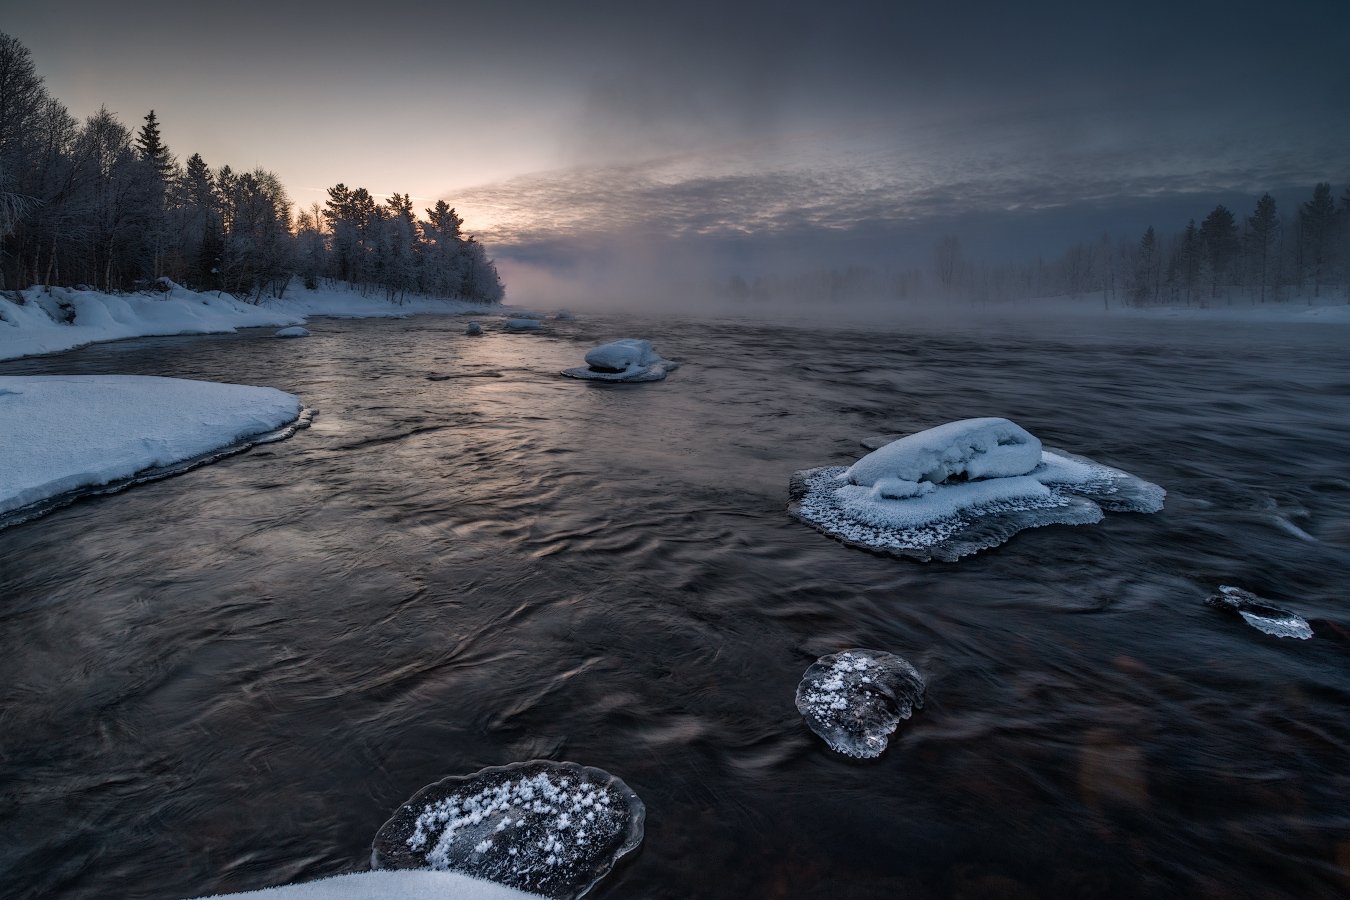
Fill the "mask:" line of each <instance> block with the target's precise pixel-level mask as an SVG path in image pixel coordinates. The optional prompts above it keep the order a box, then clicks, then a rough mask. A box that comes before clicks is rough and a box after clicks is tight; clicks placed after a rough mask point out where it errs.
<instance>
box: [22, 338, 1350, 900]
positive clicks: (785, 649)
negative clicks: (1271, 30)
mask: <svg viewBox="0 0 1350 900" xmlns="http://www.w3.org/2000/svg"><path fill="white" fill-rule="evenodd" d="M632 328H633V326H632V325H631V324H629V323H626V322H623V321H621V320H617V319H596V320H587V319H584V318H583V319H582V320H580V321H577V322H566V323H560V322H550V323H549V329H550V332H549V333H548V334H542V335H530V334H525V335H506V334H500V333H491V334H488V335H485V336H484V337H481V338H467V337H464V336H463V334H462V332H463V322H462V321H459V320H455V319H435V318H419V319H412V320H405V321H341V320H327V321H325V320H319V321H318V322H316V323H315V324H314V325H313V326H312V328H311V330H313V331H314V336H313V337H311V338H307V339H305V340H303V341H276V340H272V339H270V338H267V337H260V336H259V335H258V334H246V335H238V336H221V337H205V338H172V339H147V340H138V341H126V342H121V343H118V344H112V345H103V346H96V347H90V348H87V349H85V350H82V351H78V352H75V353H71V354H64V355H61V356H57V357H52V358H46V359H35V360H26V361H16V362H11V363H0V372H4V373H5V374H23V373H48V372H81V373H84V372H90V373H96V372H123V373H142V374H163V375H177V376H183V377H197V378H206V379H212V380H220V381H237V382H242V383H249V384H267V385H272V386H275V387H279V388H282V389H284V390H288V391H292V392H295V393H297V394H299V395H300V396H302V397H303V398H304V399H305V401H306V403H307V404H308V405H310V406H312V407H315V408H317V409H319V410H320V415H319V417H318V418H317V419H316V420H315V422H314V425H313V427H312V428H310V429H309V430H308V431H305V432H302V433H300V434H299V435H297V436H296V437H295V438H293V439H291V440H289V441H286V442H283V443H281V444H276V445H271V446H267V447H262V448H258V449H255V450H253V451H251V452H249V453H247V454H244V455H242V456H238V457H233V458H231V459H228V460H225V461H223V462H221V463H219V464H216V465H214V466H210V467H208V468H204V469H199V470H196V471H194V472H192V473H189V474H188V475H185V476H182V477H179V478H173V479H169V480H166V481H162V482H157V483H152V484H147V485H142V486H139V487H136V488H134V489H133V490H131V491H128V492H126V493H124V494H121V495H118V496H115V497H109V498H102V499H98V500H94V501H87V502H80V503H77V504H76V505H74V506H72V507H70V508H68V509H65V510H61V511H59V512H57V513H55V514H53V515H51V516H49V517H47V518H45V519H41V520H38V521H36V522H32V523H29V524H26V525H23V526H19V527H16V528H12V529H9V530H7V531H3V532H0V598H3V600H2V601H0V683H3V684H5V685H6V688H5V691H4V694H3V697H4V700H3V709H2V710H0V834H4V835H5V836H6V839H5V841H4V842H0V884H4V885H5V888H6V891H5V892H6V894H7V896H17V897H45V896H52V895H62V896H71V897H107V896H127V897H174V896H190V895H195V894H200V893H204V892H212V891H221V890H242V889H246V888H252V887H259V886H263V885H268V884H276V883H281V882H286V881H292V880H297V879H308V878H313V877H318V876H320V875H323V874H330V873H335V872H342V871H351V870H355V869H359V868H362V867H364V865H365V864H366V862H367V860H368V855H369V844H370V840H371V838H372V837H373V835H374V833H375V830H376V829H377V828H378V827H379V825H380V824H381V823H382V822H383V821H384V820H385V818H387V816H388V815H389V813H390V812H392V810H393V809H394V808H396V807H397V806H398V805H399V804H400V803H402V802H403V801H404V800H405V799H407V798H408V797H409V796H410V795H411V794H413V793H414V792H415V791H416V790H417V789H419V788H420V787H422V786H424V785H425V784H428V783H430V782H432V781H435V780H437V779H439V778H441V777H442V776H444V775H447V774H453V773H462V772H467V771H472V770H474V769H477V768H480V767H483V766H487V765H500V764H503V763H506V762H510V761H513V760H521V759H528V758H531V757H538V756H547V757H553V758H558V759H571V760H575V761H577V762H581V763H583V764H586V765H593V766H598V767H601V768H604V769H607V770H609V771H612V772H614V773H616V774H618V775H619V776H620V777H622V778H623V779H624V780H625V781H626V782H627V783H628V784H629V785H631V786H632V787H633V788H634V789H635V790H636V791H637V792H638V794H639V795H640V796H641V797H642V798H643V800H644V801H645V802H646V804H647V808H648V823H647V838H646V843H645V845H644V847H643V849H642V850H641V851H640V852H639V853H638V854H636V856H635V857H634V858H632V859H631V860H630V861H628V862H626V863H625V864H624V865H623V866H621V868H620V870H619V871H618V872H616V873H615V874H614V875H613V876H611V878H610V880H609V881H608V882H606V883H605V884H604V885H602V886H601V887H600V888H599V889H597V895H598V896H611V897H643V898H648V897H656V898H664V897H670V898H676V897H680V898H683V897H693V896H697V897H727V898H733V897H765V898H767V897H814V896H819V897H826V896H828V897H830V898H832V900H836V898H846V897H893V896H909V897H988V896H1000V897H1007V896H1017V897H1069V896H1074V897H1080V896H1093V897H1143V896H1159V895H1195V896H1214V897H1218V896H1225V897H1227V896H1251V897H1258V896H1260V897H1270V896H1299V897H1308V896H1328V897H1330V896H1337V895H1340V894H1342V893H1343V892H1345V891H1346V890H1348V889H1350V881H1347V869H1350V808H1347V806H1346V804H1345V802H1344V798H1345V797H1346V796H1350V771H1348V770H1350V764H1348V763H1347V762H1346V753H1345V750H1346V745H1347V741H1350V674H1347V666H1346V651H1347V619H1346V616H1345V612H1344V605H1343V604H1344V598H1345V595H1346V588H1347V586H1348V585H1350V578H1348V577H1347V575H1348V574H1350V474H1347V472H1346V469H1345V464H1344V462H1345V459H1346V458H1347V455H1346V448H1347V425H1346V423H1347V422H1350V364H1347V362H1346V361H1345V354H1344V345H1345V341H1344V339H1343V338H1342V337H1341V334H1342V332H1340V331H1339V330H1337V329H1335V328H1330V329H1318V328H1312V327H1306V326H1305V327H1302V328H1284V329H1282V328H1275V327H1270V326H1263V327H1262V328H1261V329H1260V331H1259V332H1252V331H1248V330H1244V329H1240V328H1232V329H1223V328H1210V327H1207V326H1196V325H1187V324H1184V323H1168V324H1165V325H1153V326H1149V325H1131V326H1127V333H1126V334H1124V335H1122V336H1119V337H1116V338H1113V339H1109V340H1108V339H1104V338H1102V337H1101V336H1094V335H1082V336H1079V337H1075V338H1073V339H1068V338H1065V339H1061V340H1047V339H1045V338H1044V337H1042V336H1038V335H1035V334H1032V333H1030V332H1025V333H1022V332H1012V333H1005V334H998V335H989V334H977V333H968V334H964V335H961V334H955V335H954V334H921V335H907V334H903V333H893V334H888V335H884V336H880V337H878V336H876V335H866V334H863V333H860V332H856V331H848V330H833V331H814V330H808V329H800V328H775V327H768V326H763V325H755V324H752V323H745V322H742V323H727V322H721V323H710V322H690V321H667V322H661V323H649V324H648V325H647V326H646V328H645V334H643V335H640V336H648V337H651V338H652V339H653V340H654V341H655V343H656V347H657V350H658V351H659V352H661V353H662V355H664V356H667V357H669V358H674V359H678V360H683V361H685V363H686V364H685V366H684V367H683V368H681V369H680V370H678V371H677V372H675V373H674V374H672V375H671V377H670V378H669V379H668V380H667V381H666V382H663V383H659V384H650V385H635V386H612V385H594V384H588V383H580V382H576V381H570V380H567V379H563V378H561V377H556V372H557V371H558V370H559V369H561V368H564V367H566V366H568V365H574V364H576V362H577V360H579V359H580V357H581V355H582V354H583V353H584V351H585V350H586V349H588V348H589V347H590V346H592V345H594V344H596V343H599V342H601V341H603V340H608V339H611V338H614V337H619V336H624V335H625V334H626V333H627V332H629V331H630V330H632ZM1257 337H1259V338H1260V340H1259V341H1258V340H1257V339H1256V338H1257ZM428 374H448V375H450V376H451V377H450V378H449V379H446V380H443V381H430V380H428V379H427V377H426V376H427V375H428ZM976 415H1006V416H1008V417H1010V418H1012V419H1014V420H1015V421H1018V422H1019V423H1020V424H1022V425H1024V426H1026V427H1028V428H1029V429H1030V430H1031V431H1033V432H1034V433H1036V434H1037V435H1038V436H1040V437H1041V438H1042V439H1044V440H1045V441H1046V442H1047V443H1050V444H1053V445H1057V446H1063V447H1065V448H1066V449H1069V450H1072V451H1075V452H1081V453H1086V454H1088V455H1090V456H1092V457H1094V458H1096V459H1099V460H1101V461H1103V462H1106V463H1109V464H1113V465H1118V466H1120V467H1122V468H1125V469H1126V470H1128V471H1130V472H1133V473H1135V474H1137V475H1139V476H1140V477H1143V478H1146V479H1148V480H1150V481H1155V482H1157V483H1159V484H1162V485H1164V486H1165V487H1167V488H1168V490H1169V497H1168V505H1167V509H1166V510H1165V511H1164V512H1162V513H1160V514H1158V515H1156V516H1132V515H1125V514H1119V515H1111V516H1108V517H1107V519H1106V520H1105V521H1104V522H1103V523H1101V524H1100V525H1098V526H1095V527H1088V528H1045V529H1038V530H1034V531H1031V532H1026V533H1024V534H1022V535H1019V536H1018V537H1016V538H1015V539H1014V540H1013V541H1012V542H1010V543H1009V544H1008V545H1006V546H1005V547H1003V548H1001V549H999V550H996V551H992V552H987V553H984V554H981V555H979V556H977V557H973V558H971V559H969V560H966V561H963V562H961V563H959V564H955V565H946V564H929V565H920V564H914V563H908V562H901V561H897V560H892V559H885V558H880V557H874V556H870V555H868V554H865V553H860V552H858V551H853V550H849V549H846V548H844V547H842V546H840V545H838V544H835V543H833V542H831V541H829V540H828V539H826V538H824V537H822V536H821V535H819V534H817V533H816V532H814V531H812V530H811V529H809V528H807V527H805V526H803V525H800V524H798V523H795V522H793V521H792V520H790V519H789V518H788V517H787V515H786V513H785V509H784V507H785V504H786V489H787V479H788V476H789V475H790V474H791V473H792V472H793V471H796V470H798V469H801V468H805V467H807V466H812V465H825V464H843V463H846V462H848V461H849V460H851V459H852V458H853V457H854V456H855V455H857V454H858V453H860V452H861V450H860V448H859V447H858V446H857V442H858V439H859V438H861V437H863V436H865V435H869V434H874V433H877V432H904V431H909V430H914V429H918V428H922V427H927V426H930V425H933V424H937V423H939V422H941V421H945V420H949V419H956V418H963V417H967V416H976ZM1277 517H1284V518H1285V519H1286V520H1287V521H1289V522H1291V523H1293V524H1295V525H1296V526H1297V527H1298V528H1299V529H1302V530H1303V531H1305V532H1307V533H1308V535H1310V536H1311V537H1313V538H1314V539H1315V541H1314V542H1308V541H1304V540H1300V539H1299V538H1298V537H1297V536H1296V535H1294V534H1293V533H1291V532H1290V531H1289V530H1288V529H1285V528H1283V527H1281V526H1280V525H1279V524H1278V521H1277ZM1221 583H1222V584H1235V585H1240V586H1243V587H1245V588H1248V589H1250V590H1252V591H1254V592H1256V593H1257V594H1260V595H1262V596H1265V597H1269V598H1271V599H1272V600H1275V601H1276V602H1278V603H1280V604H1281V605H1285V606H1288V607H1290V608H1292V609H1294V610H1296V611H1298V612H1300V613H1302V614H1303V615H1304V616H1306V617H1307V618H1309V619H1310V620H1311V621H1312V623H1313V627H1314V629H1315V630H1316V632H1317V636H1316V637H1314V639H1313V640H1311V641H1308V642H1306V643H1305V642H1297V645H1296V642H1293V641H1280V640H1278V639H1274V638H1269V637H1266V636H1264V635H1261V634H1259V633H1257V632H1255V631H1253V630H1252V629H1247V628H1243V627H1242V626H1241V623H1239V622H1236V621H1235V620H1232V619H1230V618H1227V617H1224V616H1222V615H1220V614H1218V613H1216V612H1215V611H1213V610H1209V609H1207V608H1206V607H1204V606H1203V605H1202V603H1201V601H1202V600H1203V598H1204V596H1205V595H1206V594H1208V593H1209V592H1210V591H1212V590H1213V589H1214V588H1216V587H1217V586H1218V585H1219V584H1221ZM849 646H869V647H876V648H878V649H883V650H888V651H891V652H895V653H898V654H900V655H902V656H904V657H906V658H907V659H909V660H910V661H911V662H913V663H914V664H915V665H916V666H917V667H918V668H919V669H920V670H921V671H923V672H924V673H925V675H926V677H927V679H928V682H929V697H928V702H927V705H926V707H925V709H924V710H923V711H922V712H920V713H919V714H917V715H916V716H915V717H914V718H913V719H912V720H910V721H909V722H908V723H907V724H906V725H905V726H904V727H902V729H901V731H900V732H899V733H898V734H897V736H896V738H895V739H894V740H893V742H892V747H891V749H890V750H889V751H888V752H887V753H886V754H885V755H884V756H883V757H882V758H881V759H880V760H879V761H876V762H873V763H862V764H860V763H854V762H850V761H847V760H844V759H842V758H840V757H837V756H834V755H832V754H830V753H829V751H827V750H826V749H824V747H823V745H822V744H821V743H820V742H819V741H818V740H816V739H815V738H814V737H813V736H812V735H811V733H810V732H809V731H808V730H807V729H806V727H805V725H804V724H803V723H802V722H801V720H800V718H799V717H798V715H797V713H796V710H795V708H794V706H793V692H794V690H795V688H796V684H797V681H798V679H799V678H800V676H801V673H802V671H803V670H804V669H805V668H806V666H807V665H809V664H810V662H812V661H813V660H814V659H815V657H816V656H818V655H821V654H824V653H828V652H832V651H835V650H838V649H841V648H844V647H849Z"/></svg>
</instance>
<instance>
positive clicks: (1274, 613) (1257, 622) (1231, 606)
mask: <svg viewBox="0 0 1350 900" xmlns="http://www.w3.org/2000/svg"><path fill="white" fill-rule="evenodd" d="M1205 603H1207V604H1208V605H1210V606H1213V607H1214V608H1215V609H1221V610H1223V611H1225V612H1230V613H1236V614H1237V615H1239V616H1241V617H1242V619H1243V621H1245V622H1246V623H1247V624H1248V625H1250V626H1252V627H1253V628H1255V629H1256V630H1257V631H1263V632H1265V633H1266V634H1271V635H1274V636H1275V637H1282V638H1286V637H1287V638H1297V639H1298V640H1301V641H1306V640H1307V639H1308V638H1310V637H1312V636H1313V630H1312V626H1311V625H1309V624H1308V620H1307V619H1305V618H1303V617H1302V616H1300V615H1297V614H1296V613H1292V612H1290V611H1289V610H1287V609H1284V608H1282V607H1279V606H1276V605H1274V604H1273V603H1271V602H1269V601H1268V600H1265V599H1264V598H1261V597H1258V596H1256V595H1255V594H1253V593H1252V592H1250V591H1244V590H1243V589H1242V588H1236V587H1232V586H1230V585H1226V584H1225V585H1221V586H1220V587H1219V593H1217V594H1213V595H1211V596H1210V597H1208V598H1206V599H1205Z"/></svg>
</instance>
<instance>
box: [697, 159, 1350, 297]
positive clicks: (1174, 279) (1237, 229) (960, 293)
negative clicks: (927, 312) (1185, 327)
mask: <svg viewBox="0 0 1350 900" xmlns="http://www.w3.org/2000/svg"><path fill="white" fill-rule="evenodd" d="M716 290H717V292H718V293H719V294H721V295H723V296H726V297H730V298H732V299H737V300H770V299H778V298H781V299H794V300H818V299H821V298H826V299H832V300H847V299H851V298H874V299H875V298H892V299H897V300H935V299H936V300H942V299H944V298H949V299H964V300H973V301H976V302H1000V301H1008V300H1028V299H1034V298H1044V297H1068V298H1073V299H1079V298H1093V299H1094V300H1097V301H1098V302H1102V303H1104V304H1106V305H1107V306H1110V305H1111V304H1113V303H1114V304H1120V305H1128V306H1154V305H1169V306H1172V305H1186V306H1192V305H1193V306H1202V307H1203V306H1213V305H1217V304H1231V303H1232V302H1233V301H1234V300H1241V301H1243V302H1251V303H1289V302H1302V303H1314V302H1322V303H1326V302H1337V301H1339V302H1345V303H1350V188H1346V189H1345V190H1344V192H1343V193H1342V194H1341V196H1340V199H1339V202H1338V201H1337V200H1336V199H1334V195H1333V191H1332V187H1331V185H1330V184H1329V183H1321V184H1318V185H1316V186H1315V187H1313V189H1312V191H1311V194H1310V196H1309V198H1308V199H1307V200H1306V201H1304V202H1301V203H1299V204H1298V205H1297V207H1296V208H1295V209H1293V210H1292V211H1287V212H1286V211H1283V210H1281V209H1279V208H1278V206H1277V204H1276V202H1275V199H1274V198H1273V197H1271V196H1270V194H1268V193H1267V194H1263V195H1262V196H1261V197H1259V198H1254V199H1253V206H1252V208H1251V211H1250V213H1249V214H1247V215H1245V216H1243V215H1241V214H1240V213H1235V212H1233V211H1232V210H1230V209H1228V208H1227V207H1225V206H1222V205H1220V206H1216V207H1214V209H1213V210H1211V211H1210V212H1209V213H1208V214H1207V215H1206V216H1205V217H1204V218H1203V219H1201V220H1200V223H1199V224H1198V225H1197V224H1196V222H1195V220H1194V219H1192V220H1191V221H1190V222H1188V223H1187V224H1186V226H1185V227H1184V228H1182V229H1179V230H1177V231H1174V232H1172V233H1168V234H1159V233H1158V231H1157V230H1156V229H1155V228H1153V227H1152V226H1149V227H1148V228H1147V229H1146V230H1145V231H1144V233H1143V234H1142V235H1141V236H1139V237H1138V238H1134V239H1130V238H1119V237H1112V236H1111V235H1109V234H1103V235H1102V236H1101V237H1100V238H1098V239H1097V240H1093V241H1082V242H1079V243H1077V244H1074V245H1073V246H1071V247H1069V248H1068V249H1067V250H1065V251H1064V252H1063V253H1061V254H1060V255H1059V256H1057V257H1052V258H1050V259H1045V258H1041V259H1037V260H1035V261H1034V262H1027V263H1015V264H1001V265H989V264H982V263H979V262H976V261H973V260H971V259H968V258H967V257H966V255H965V253H964V252H963V250H962V247H961V241H960V239H959V238H958V237H957V236H955V235H948V236H946V237H943V238H941V239H940V240H939V241H938V242H937V244H936V246H935V247H934V248H933V256H932V262H931V264H930V267H929V268H927V269H924V268H909V269H905V270H903V271H898V272H896V271H891V272H882V271H878V270H876V269H870V268H866V267H858V266H855V267H850V268H846V269H833V270H828V271H817V272H813V273H807V274H801V273H797V274H794V275H791V276H781V277H779V276H761V277H757V278H754V279H747V278H745V277H744V276H741V275H733V276H731V277H730V278H729V279H727V280H726V281H724V282H722V283H720V284H719V285H717V288H716Z"/></svg>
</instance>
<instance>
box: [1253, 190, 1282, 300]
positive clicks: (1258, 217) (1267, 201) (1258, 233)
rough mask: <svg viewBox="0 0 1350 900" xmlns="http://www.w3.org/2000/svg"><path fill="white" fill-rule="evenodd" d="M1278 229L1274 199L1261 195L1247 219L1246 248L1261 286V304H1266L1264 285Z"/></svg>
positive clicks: (1268, 195) (1268, 276)
mask: <svg viewBox="0 0 1350 900" xmlns="http://www.w3.org/2000/svg"><path fill="white" fill-rule="evenodd" d="M1279 228H1280V217H1279V214H1278V213H1277V212H1276V210H1275V198H1274V197H1272V196H1270V194H1262V195H1261V199H1260V200H1257V201H1256V210H1255V211H1254V212H1253V213H1252V214H1251V215H1250V216H1248V217H1247V248H1248V252H1249V253H1250V255H1251V257H1252V262H1253V264H1254V265H1255V267H1256V279H1257V283H1258V284H1260V285H1261V290H1260V294H1261V302H1262V303H1265V302H1266V285H1267V284H1269V283H1270V252H1271V249H1272V248H1273V247H1274V246H1275V237H1276V234H1277V232H1278V231H1279Z"/></svg>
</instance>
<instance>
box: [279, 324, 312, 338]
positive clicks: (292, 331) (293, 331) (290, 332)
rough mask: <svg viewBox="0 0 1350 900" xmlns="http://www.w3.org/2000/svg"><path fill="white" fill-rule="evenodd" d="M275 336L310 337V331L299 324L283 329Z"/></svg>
mask: <svg viewBox="0 0 1350 900" xmlns="http://www.w3.org/2000/svg"><path fill="white" fill-rule="evenodd" d="M273 337H279V338H298V337H309V331H307V330H306V329H304V328H301V327H300V326H299V325H292V326H291V327H290V328H283V329H281V330H280V331H278V332H277V333H276V334H275V335H273Z"/></svg>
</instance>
